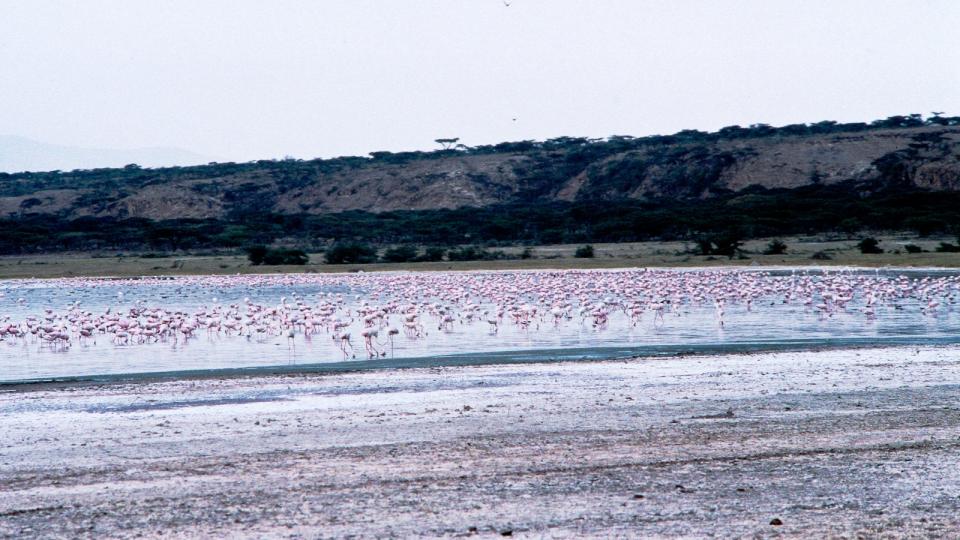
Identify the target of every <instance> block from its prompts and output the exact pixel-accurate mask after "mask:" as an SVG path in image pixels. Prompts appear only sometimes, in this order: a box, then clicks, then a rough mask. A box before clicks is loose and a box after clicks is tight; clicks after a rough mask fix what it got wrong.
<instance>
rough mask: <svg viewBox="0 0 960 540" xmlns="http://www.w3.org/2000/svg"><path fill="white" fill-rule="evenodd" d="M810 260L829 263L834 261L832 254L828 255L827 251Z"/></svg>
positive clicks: (813, 256) (815, 255) (818, 253)
mask: <svg viewBox="0 0 960 540" xmlns="http://www.w3.org/2000/svg"><path fill="white" fill-rule="evenodd" d="M810 258H811V259H813V260H815V261H829V260H831V259H833V257H831V256H830V254H829V253H827V252H826V251H818V252H816V253H814V254H813V255H811V256H810Z"/></svg>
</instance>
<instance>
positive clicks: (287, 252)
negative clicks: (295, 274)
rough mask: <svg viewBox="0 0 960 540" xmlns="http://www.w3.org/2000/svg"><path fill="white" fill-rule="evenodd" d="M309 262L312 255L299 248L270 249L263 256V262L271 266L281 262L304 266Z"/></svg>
mask: <svg viewBox="0 0 960 540" xmlns="http://www.w3.org/2000/svg"><path fill="white" fill-rule="evenodd" d="M308 262H310V257H309V256H307V254H306V253H304V252H303V250H299V249H270V250H267V253H266V255H265V256H264V257H263V264H265V265H270V266H276V265H279V264H291V265H297V266H302V265H304V264H307V263H308Z"/></svg>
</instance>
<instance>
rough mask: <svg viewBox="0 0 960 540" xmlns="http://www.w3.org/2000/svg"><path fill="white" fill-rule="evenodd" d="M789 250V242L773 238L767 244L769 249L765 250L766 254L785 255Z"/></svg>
mask: <svg viewBox="0 0 960 540" xmlns="http://www.w3.org/2000/svg"><path fill="white" fill-rule="evenodd" d="M786 252H787V244H785V243H784V242H783V240H780V239H775V240H771V241H770V243H769V244H767V249H765V250H763V254H764V255H783V254H784V253H786Z"/></svg>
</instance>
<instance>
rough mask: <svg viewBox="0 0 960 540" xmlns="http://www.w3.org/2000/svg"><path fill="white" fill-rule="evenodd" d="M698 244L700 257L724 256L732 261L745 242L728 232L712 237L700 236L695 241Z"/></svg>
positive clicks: (737, 235) (733, 233)
mask: <svg viewBox="0 0 960 540" xmlns="http://www.w3.org/2000/svg"><path fill="white" fill-rule="evenodd" d="M694 241H695V242H696V243H697V252H696V254H698V255H723V256H725V257H727V258H729V259H732V258H733V257H734V255H736V254H737V253H739V252H740V246H742V245H743V242H742V241H741V240H740V235H739V234H737V233H735V232H726V233H722V234H715V235H712V236H700V237H698V238H696V239H695V240H694Z"/></svg>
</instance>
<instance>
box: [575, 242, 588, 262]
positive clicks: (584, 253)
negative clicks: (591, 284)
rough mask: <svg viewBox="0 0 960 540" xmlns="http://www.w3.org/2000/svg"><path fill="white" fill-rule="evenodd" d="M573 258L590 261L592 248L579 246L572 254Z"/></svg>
mask: <svg viewBox="0 0 960 540" xmlns="http://www.w3.org/2000/svg"><path fill="white" fill-rule="evenodd" d="M573 256H574V257H576V258H578V259H592V258H593V246H591V245H590V244H587V245H585V246H580V247H578V248H577V251H576V252H575V253H574V254H573Z"/></svg>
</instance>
